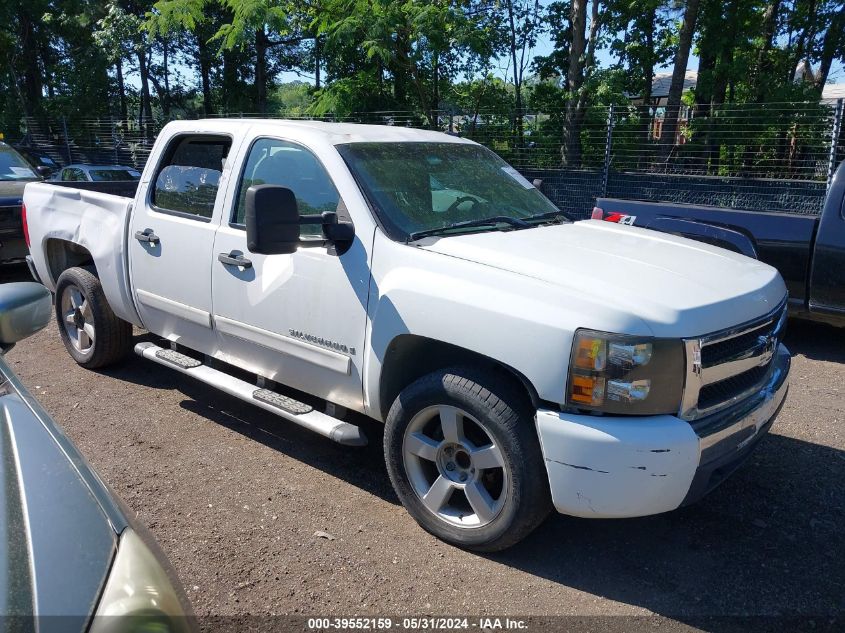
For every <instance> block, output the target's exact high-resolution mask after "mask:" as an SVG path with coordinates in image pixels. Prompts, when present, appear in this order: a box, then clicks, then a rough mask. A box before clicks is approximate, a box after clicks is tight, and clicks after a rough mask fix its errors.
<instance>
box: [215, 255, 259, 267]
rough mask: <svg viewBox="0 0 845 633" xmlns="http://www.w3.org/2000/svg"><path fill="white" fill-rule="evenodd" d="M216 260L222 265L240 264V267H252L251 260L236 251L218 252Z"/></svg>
mask: <svg viewBox="0 0 845 633" xmlns="http://www.w3.org/2000/svg"><path fill="white" fill-rule="evenodd" d="M217 260H218V261H219V262H221V263H222V264H223V265H224V266H240V267H241V268H252V262H251V261H249V260H248V259H247V258H246V257H244V256H243V255H238V254H237V253H234V252H232V253H220V254H219V255H218V256H217Z"/></svg>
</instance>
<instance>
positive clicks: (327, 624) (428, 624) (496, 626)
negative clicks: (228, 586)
mask: <svg viewBox="0 0 845 633" xmlns="http://www.w3.org/2000/svg"><path fill="white" fill-rule="evenodd" d="M307 628H308V630H311V631H327V630H364V631H366V630H376V631H388V630H391V629H397V630H403V631H459V630H478V631H499V630H511V631H514V630H522V631H524V630H527V629H528V623H527V622H526V621H525V620H521V619H515V618H496V617H481V618H463V617H458V618H449V617H401V618H388V617H351V618H343V617H331V618H308V621H307Z"/></svg>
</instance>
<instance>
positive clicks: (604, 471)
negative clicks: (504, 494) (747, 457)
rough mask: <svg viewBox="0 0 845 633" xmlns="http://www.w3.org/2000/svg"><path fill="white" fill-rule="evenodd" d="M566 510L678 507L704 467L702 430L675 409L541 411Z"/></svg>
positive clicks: (549, 461)
mask: <svg viewBox="0 0 845 633" xmlns="http://www.w3.org/2000/svg"><path fill="white" fill-rule="evenodd" d="M537 430H538V432H539V435H540V442H541V444H542V448H543V455H544V457H545V462H546V469H547V471H548V474H549V484H550V486H551V492H552V501H553V502H554V505H555V508H557V510H558V512H561V513H563V514H570V515H573V516H580V517H591V518H622V517H635V516H645V515H649V514H658V513H661V512H667V511H669V510H674V509H675V508H677V507H678V506H679V505H680V504H681V502H682V501H683V500H684V497H685V496H686V494H687V491H688V490H689V488H690V484H691V483H692V480H693V477H694V476H695V472H696V469H697V468H698V464H699V458H700V449H699V438H698V436H697V435H696V434H695V432H694V431H693V430H692V427H691V426H690V425H689V424H688V423H687V422H685V421H683V420H680V419H678V418H676V417H674V416H670V415H661V416H650V417H638V418H613V417H607V416H603V417H597V416H589V415H571V414H568V413H561V412H559V411H547V410H540V411H538V412H537Z"/></svg>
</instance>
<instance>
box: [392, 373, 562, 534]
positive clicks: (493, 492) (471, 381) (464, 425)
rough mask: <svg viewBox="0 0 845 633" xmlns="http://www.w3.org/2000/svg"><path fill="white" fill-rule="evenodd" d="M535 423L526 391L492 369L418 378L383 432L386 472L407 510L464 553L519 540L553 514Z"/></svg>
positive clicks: (400, 399) (398, 401)
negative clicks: (489, 370)
mask: <svg viewBox="0 0 845 633" xmlns="http://www.w3.org/2000/svg"><path fill="white" fill-rule="evenodd" d="M532 418H533V415H532V411H531V410H530V408H529V406H528V405H527V403H526V402H525V398H524V397H522V395H521V394H520V393H519V391H518V390H517V389H515V388H514V387H512V386H511V384H510V383H509V382H507V381H505V380H502V379H500V378H499V377H498V376H496V375H494V374H493V373H492V372H491V374H490V375H486V374H482V373H480V372H478V371H475V370H472V369H470V368H456V369H450V370H443V371H438V372H434V373H432V374H429V375H428V376H425V377H423V378H421V379H419V380H417V381H416V382H414V383H413V384H411V385H410V386H409V387H407V388H406V389H405V390H403V391H402V393H401V394H399V397H398V398H397V399H396V401H395V402H394V403H393V406H392V407H391V409H390V412H389V414H388V418H387V422H386V425H385V435H384V449H385V459H386V461H387V470H388V473H389V474H390V479H391V482H392V483H393V487H394V489H395V490H396V493H397V495H398V496H399V499H400V500H401V501H402V504H403V505H404V506H405V508H406V509H407V510H408V512H409V513H410V514H411V516H413V517H414V519H416V521H417V522H418V523H419V524H420V525H421V526H422V527H423V528H424V529H425V530H427V531H428V532H431V533H432V534H434V535H435V536H437V537H439V538H441V539H443V540H444V541H447V542H449V543H453V544H454V545H457V546H459V547H465V548H467V549H473V550H478V551H498V550H502V549H505V548H507V547H510V546H511V545H513V544H514V543H516V542H518V541H519V540H521V539H522V538H524V537H525V536H526V535H527V534H528V533H529V532H531V531H532V530H533V529H534V528H536V527H537V526H538V525H539V524H540V523H541V522H542V521H543V519H544V518H545V517H546V515H547V514H548V512H549V510H550V507H551V501H550V496H549V486H548V477H547V474H546V469H545V467H544V465H543V458H542V452H541V450H540V444H539V441H538V439H537V434H536V432H535V430H534V424H533V419H532Z"/></svg>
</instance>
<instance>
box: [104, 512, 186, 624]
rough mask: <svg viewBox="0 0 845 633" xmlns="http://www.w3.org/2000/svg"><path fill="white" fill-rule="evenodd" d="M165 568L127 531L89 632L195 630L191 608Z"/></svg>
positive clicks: (121, 539) (130, 530) (148, 549)
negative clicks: (183, 599) (183, 600)
mask: <svg viewBox="0 0 845 633" xmlns="http://www.w3.org/2000/svg"><path fill="white" fill-rule="evenodd" d="M164 564H166V563H164ZM162 565H163V564H162V563H161V562H159V559H158V557H157V556H156V555H155V554H154V553H153V552H152V551H151V550H150V548H149V547H148V546H147V545H146V544H145V543H144V541H143V540H142V539H141V537H140V536H138V534H137V533H136V532H135V531H134V530H133V529H131V528H127V529H126V530H124V531H123V534H122V535H121V537H120V545H119V546H118V549H117V555H116V556H115V559H114V564H113V565H112V568H111V572H110V573H109V576H108V579H107V580H106V587H105V589H104V590H103V596H102V598H100V604H99V606H98V608H97V614H96V615H95V616H94V620H93V622H92V623H91V628H90V629H89V631H90V633H117V632H120V633H190V632H192V631H194V629H195V626H194V621H193V618H192V617H190V615H189V614H190V609H189V608H188V607H187V606H186V605H185V604H183V602H182V596H181V594H180V593H178V592H177V590H176V588H175V587H174V581H171V579H170V576H169V574H168V573H167V571H166V570H165V568H164V567H163V566H162Z"/></svg>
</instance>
